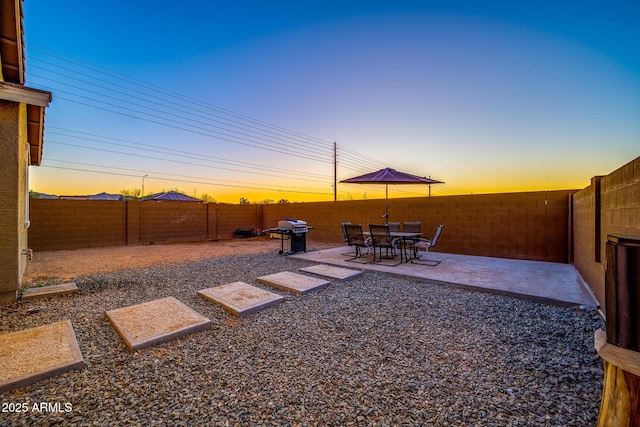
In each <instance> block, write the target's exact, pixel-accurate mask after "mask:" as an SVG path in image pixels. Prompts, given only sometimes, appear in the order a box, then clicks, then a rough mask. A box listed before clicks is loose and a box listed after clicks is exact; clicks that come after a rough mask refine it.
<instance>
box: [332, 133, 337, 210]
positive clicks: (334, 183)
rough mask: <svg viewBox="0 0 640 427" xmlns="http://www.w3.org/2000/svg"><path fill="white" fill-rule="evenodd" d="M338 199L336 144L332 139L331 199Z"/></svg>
mask: <svg viewBox="0 0 640 427" xmlns="http://www.w3.org/2000/svg"><path fill="white" fill-rule="evenodd" d="M337 200H338V144H337V143H336V142H335V141H333V201H334V202H335V201H337Z"/></svg>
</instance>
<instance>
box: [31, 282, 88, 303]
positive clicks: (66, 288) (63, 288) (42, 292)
mask: <svg viewBox="0 0 640 427" xmlns="http://www.w3.org/2000/svg"><path fill="white" fill-rule="evenodd" d="M76 292H78V286H77V285H76V284H75V283H72V282H70V283H63V284H61V285H50V286H42V287H39V288H27V289H25V290H24V291H22V297H21V298H20V301H32V300H35V299H40V298H46V297H51V296H55V295H64V294H71V293H76Z"/></svg>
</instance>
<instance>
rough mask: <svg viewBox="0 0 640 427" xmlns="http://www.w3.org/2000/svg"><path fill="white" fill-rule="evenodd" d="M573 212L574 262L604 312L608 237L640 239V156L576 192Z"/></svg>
mask: <svg viewBox="0 0 640 427" xmlns="http://www.w3.org/2000/svg"><path fill="white" fill-rule="evenodd" d="M598 181H600V192H599V196H598ZM598 198H599V203H600V209H599V211H598V209H597V200H598ZM573 211H574V242H575V248H574V251H575V260H574V263H575V266H576V268H577V269H578V271H579V272H580V274H581V275H582V277H583V278H584V280H585V281H586V282H587V283H588V284H589V286H590V287H591V289H592V290H593V292H594V294H595V295H596V297H597V298H598V301H599V302H600V305H601V307H602V311H603V312H604V311H605V261H606V255H605V248H606V242H607V236H608V235H621V236H627V237H635V238H639V239H640V157H638V158H636V159H635V160H633V161H631V162H629V163H627V164H626V165H624V166H622V167H621V168H619V169H617V170H615V171H613V172H612V173H610V174H609V175H606V176H603V177H596V178H594V179H593V180H592V182H591V185H590V186H589V187H587V188H585V189H583V190H580V191H579V192H577V193H576V194H575V195H574V197H573Z"/></svg>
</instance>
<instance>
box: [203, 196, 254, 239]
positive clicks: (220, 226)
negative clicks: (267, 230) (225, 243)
mask: <svg viewBox="0 0 640 427" xmlns="http://www.w3.org/2000/svg"><path fill="white" fill-rule="evenodd" d="M215 206H216V208H215V210H216V229H215V234H213V236H212V238H213V239H215V240H219V239H230V238H232V237H233V235H234V234H235V231H236V229H238V228H253V229H256V230H257V229H262V228H264V227H263V225H262V222H263V220H262V205H226V204H219V205H215Z"/></svg>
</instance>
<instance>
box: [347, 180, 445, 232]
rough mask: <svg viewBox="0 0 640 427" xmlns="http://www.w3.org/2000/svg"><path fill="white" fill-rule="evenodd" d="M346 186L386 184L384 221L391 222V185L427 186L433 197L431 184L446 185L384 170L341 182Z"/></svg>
mask: <svg viewBox="0 0 640 427" xmlns="http://www.w3.org/2000/svg"><path fill="white" fill-rule="evenodd" d="M340 183H344V184H385V200H384V219H385V222H387V221H388V220H389V184H427V185H429V195H431V184H444V182H442V181H438V180H435V179H431V178H427V177H424V176H418V175H412V174H410V173H406V172H399V171H397V170H395V169H391V168H384V169H380V170H379V171H376V172H371V173H367V174H364V175H360V176H356V177H353V178H349V179H344V180H342V181H340Z"/></svg>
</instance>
